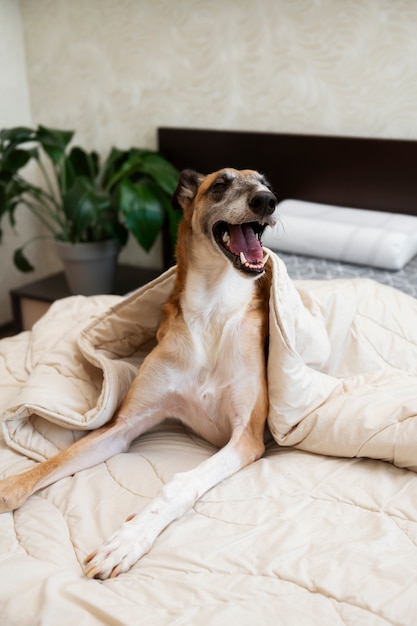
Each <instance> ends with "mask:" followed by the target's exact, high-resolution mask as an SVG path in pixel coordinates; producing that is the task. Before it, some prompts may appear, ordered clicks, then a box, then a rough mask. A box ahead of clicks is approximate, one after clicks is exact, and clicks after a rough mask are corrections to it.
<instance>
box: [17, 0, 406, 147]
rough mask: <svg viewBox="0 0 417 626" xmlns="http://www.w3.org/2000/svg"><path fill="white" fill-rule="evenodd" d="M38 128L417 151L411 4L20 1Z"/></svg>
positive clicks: (365, 0) (124, 136)
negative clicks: (269, 137) (222, 135)
mask: <svg viewBox="0 0 417 626" xmlns="http://www.w3.org/2000/svg"><path fill="white" fill-rule="evenodd" d="M21 11H22V17H23V24H24V31H25V43H26V52H27V66H28V77H29V83H30V92H31V98H32V108H33V116H34V119H35V120H36V121H38V120H43V121H46V120H48V121H51V122H53V123H56V124H60V125H64V126H65V125H66V126H75V127H76V128H78V129H79V131H80V134H81V135H82V137H83V139H85V140H86V141H88V142H89V143H91V144H92V145H94V146H95V147H97V148H99V149H106V148H107V146H108V145H109V143H118V144H119V145H121V146H127V145H129V144H131V143H132V142H133V143H138V144H146V145H149V146H153V145H154V142H155V127H157V126H159V125H185V126H200V127H201V126H202V127H212V128H235V129H238V128H240V129H242V128H244V129H255V130H267V131H269V130H270V131H290V132H317V133H333V134H334V133H342V134H350V135H362V136H367V135H372V136H384V137H394V136H395V137H413V138H417V2H416V1H415V0H175V2H173V1H172V0H88V2H86V1H85V0H36V2H33V0H21Z"/></svg>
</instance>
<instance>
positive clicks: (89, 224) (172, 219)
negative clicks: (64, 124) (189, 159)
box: [0, 126, 179, 295]
mask: <svg viewBox="0 0 417 626" xmlns="http://www.w3.org/2000/svg"><path fill="white" fill-rule="evenodd" d="M73 136H74V131H67V130H56V129H51V128H46V127H45V126H38V127H37V128H35V129H32V128H27V127H15V128H9V129H4V130H2V131H1V132H0V242H1V240H2V235H3V231H2V229H1V223H2V220H3V219H5V217H6V215H7V216H8V219H9V220H10V223H11V225H12V226H15V223H16V222H15V213H16V211H17V210H18V209H19V210H20V209H21V208H25V209H26V210H29V211H30V212H31V213H32V214H34V215H35V216H36V217H37V218H38V219H39V221H40V222H42V224H43V225H44V227H45V228H46V230H47V231H49V234H48V235H47V236H51V237H53V238H54V240H55V242H56V245H57V246H58V247H59V249H60V252H59V253H60V256H61V258H62V260H63V264H64V268H65V269H66V270H67V269H68V263H67V260H68V259H67V257H72V256H73V255H74V254H77V253H78V249H79V248H81V255H82V256H83V257H89V258H91V255H93V259H96V260H90V262H89V265H90V266H91V267H93V266H96V267H98V269H99V277H98V278H95V279H94V278H93V281H95V283H94V285H93V287H91V288H88V287H85V286H81V288H78V287H77V286H76V285H75V283H74V278H71V277H70V276H68V274H67V278H68V279H69V282H70V288H71V290H72V291H73V292H74V293H86V294H87V295H89V294H91V293H105V292H106V291H107V292H109V291H111V289H112V285H109V286H107V287H105V286H103V284H102V282H101V280H102V279H103V278H104V277H105V276H106V275H107V274H108V272H109V270H108V269H105V267H104V266H103V262H102V261H101V260H98V261H97V255H98V254H99V252H100V251H102V252H107V253H109V251H110V255H111V257H112V265H113V266H114V268H115V264H116V260H117V255H118V252H119V250H120V249H121V247H123V246H124V245H125V244H126V243H127V240H128V236H129V233H132V235H133V236H134V237H135V239H136V240H137V242H138V243H139V245H140V246H141V247H142V248H143V249H144V250H146V251H149V250H150V249H151V248H152V246H153V244H154V242H155V240H156V238H157V236H158V234H159V233H160V231H161V230H162V227H163V225H164V224H165V223H168V228H169V232H170V234H171V238H172V239H173V240H175V237H176V230H177V226H178V219H179V218H178V214H177V212H175V211H173V209H172V208H171V203H170V198H171V195H172V193H173V191H174V190H175V187H176V184H177V180H178V171H177V170H176V169H175V168H174V166H173V165H172V164H171V163H169V162H168V161H167V160H166V159H164V158H163V157H162V156H161V155H160V154H158V153H157V152H153V151H151V150H144V149H138V148H131V149H129V150H119V149H117V148H112V149H111V150H110V152H109V154H108V156H107V157H106V158H105V159H104V160H103V161H102V162H100V159H99V156H98V154H97V153H96V152H94V151H91V152H88V151H85V150H84V149H82V148H80V147H78V146H73V147H70V143H71V141H72V139H73ZM30 162H36V164H37V166H38V168H39V172H40V174H41V176H42V179H43V184H42V185H38V184H35V183H33V182H31V181H30V180H27V179H26V178H25V176H24V174H23V172H22V170H24V168H25V167H26V166H27V165H28V164H29V163H30ZM35 239H38V237H37V238H35ZM33 241H34V239H31V240H30V241H28V242H26V243H25V244H24V245H23V246H20V247H19V248H18V249H17V250H16V251H15V252H14V256H13V260H14V263H15V265H16V267H17V268H18V269H19V270H21V271H22V272H30V271H31V270H33V269H34V268H33V265H32V264H31V262H30V261H29V259H28V258H27V256H26V247H27V246H28V245H29V244H30V243H32V242H33ZM91 248H92V249H93V252H91V250H90V249H91ZM76 266H77V267H78V268H79V267H80V265H79V262H78V261H77V262H76ZM87 274H88V270H87V269H86V268H85V267H83V268H82V269H81V277H82V279H83V284H84V283H85V279H86V277H87Z"/></svg>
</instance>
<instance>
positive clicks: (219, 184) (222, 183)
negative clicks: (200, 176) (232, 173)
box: [210, 178, 229, 193]
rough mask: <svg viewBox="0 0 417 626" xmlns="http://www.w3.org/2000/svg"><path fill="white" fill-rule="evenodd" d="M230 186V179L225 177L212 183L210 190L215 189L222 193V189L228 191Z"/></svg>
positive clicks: (216, 191) (215, 191)
mask: <svg viewBox="0 0 417 626" xmlns="http://www.w3.org/2000/svg"><path fill="white" fill-rule="evenodd" d="M228 186H229V181H227V180H225V179H224V178H219V179H218V180H216V181H214V183H213V184H212V185H211V187H210V191H214V193H221V192H222V191H226V189H227V187H228Z"/></svg>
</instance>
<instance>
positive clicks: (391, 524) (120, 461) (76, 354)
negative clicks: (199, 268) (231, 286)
mask: <svg viewBox="0 0 417 626" xmlns="http://www.w3.org/2000/svg"><path fill="white" fill-rule="evenodd" d="M271 258H272V260H271V263H272V264H273V285H272V291H271V303H270V356H269V362H268V381H269V393H270V414H269V426H270V429H271V432H272V434H273V436H274V439H275V442H277V443H278V444H279V446H277V445H276V443H275V442H273V443H271V444H270V445H269V446H268V449H267V451H266V454H265V456H264V458H263V459H261V460H260V461H258V462H257V463H255V464H253V465H252V466H250V467H248V468H246V469H245V470H243V471H241V472H239V473H238V474H237V475H235V476H233V477H232V478H230V479H229V480H226V481H224V482H223V483H221V484H220V485H219V486H217V487H216V488H214V489H212V490H211V491H210V492H208V493H207V494H206V496H204V497H203V498H202V499H201V500H200V501H198V502H197V504H196V505H195V507H194V508H193V510H192V511H190V512H189V513H188V514H187V515H186V516H185V517H184V518H182V519H181V520H179V521H177V522H174V524H172V525H171V526H170V527H169V528H168V529H167V530H166V531H165V532H164V533H163V534H162V535H161V536H160V537H159V538H158V540H157V542H156V544H155V545H154V547H153V548H152V550H151V551H150V552H149V554H148V555H146V556H145V557H144V558H143V559H142V560H141V561H139V563H138V564H137V565H135V566H134V567H133V568H132V570H131V571H130V572H128V573H127V574H123V575H122V576H120V577H119V578H117V579H114V580H109V581H105V582H99V581H90V580H86V579H85V578H84V577H83V573H82V566H81V564H82V561H83V559H84V558H85V556H86V555H87V554H88V553H89V552H91V551H92V550H93V549H94V548H95V547H97V545H99V544H100V543H101V541H102V540H103V539H104V538H105V537H106V536H107V535H108V534H109V533H111V532H112V531H113V530H114V529H115V528H116V527H117V526H118V525H119V524H120V523H121V522H122V521H123V520H124V519H125V517H126V516H127V515H128V514H129V513H131V512H133V511H135V510H138V509H140V508H141V507H142V506H143V505H144V503H145V502H147V501H148V500H149V498H151V497H152V496H153V495H154V494H155V492H156V491H157V489H158V488H159V486H160V485H161V484H162V483H164V482H165V481H166V480H168V479H169V477H170V476H172V474H173V473H174V472H176V471H181V470H184V469H187V468H191V467H194V466H195V465H196V464H197V463H199V462H201V461H202V460H203V459H205V458H207V457H208V456H209V455H211V454H212V453H213V448H212V447H211V446H210V445H209V444H207V443H205V442H203V441H202V440H200V439H199V438H197V437H195V436H194V435H193V434H192V433H189V432H187V431H185V430H184V429H183V428H182V427H181V426H179V425H177V424H175V423H173V422H170V421H169V422H168V423H167V424H165V425H163V426H162V427H160V428H158V429H156V430H154V431H152V432H151V433H149V434H146V435H145V436H143V437H141V438H140V439H139V440H137V441H136V442H135V443H134V445H133V446H132V447H131V449H130V450H129V452H128V453H126V454H119V455H117V456H115V457H113V458H112V459H110V460H109V461H108V462H107V463H103V464H101V465H99V466H97V467H94V468H92V469H90V470H86V471H84V472H80V473H79V474H77V475H76V476H74V477H70V478H68V479H64V480H61V481H59V482H58V483H57V484H55V485H52V486H51V487H49V488H47V489H44V490H41V491H40V492H38V493H37V494H36V495H34V496H32V497H31V498H30V499H29V500H28V502H27V503H26V504H25V505H24V506H23V507H21V509H19V510H18V511H15V512H14V513H13V514H12V513H7V514H3V515H1V516H0V546H1V547H0V550H1V558H0V580H1V585H0V615H2V622H1V623H2V624H3V623H4V624H17V625H19V626H20V625H26V624H28V625H32V624H41V625H42V626H43V625H49V624H51V625H52V624H54V625H55V624H57V623H59V624H74V623H77V624H79V625H82V624H86V625H90V624H92V625H93V624H115V625H117V624H120V625H122V624H123V625H125V624H126V625H127V624H157V625H158V624H161V625H162V624H198V625H200V624H202V625H205V624H225V623H228V622H229V621H230V623H236V624H252V623H253V622H254V620H256V623H262V624H268V625H269V624H271V625H272V624H274V625H275V624H284V625H286V624H291V625H292V624H294V625H296V626H300V625H303V624H306V625H311V624H314V625H315V624H320V625H321V626H322V625H323V624H331V625H333V624H338V623H340V624H345V623H349V624H354V625H355V626H356V625H357V624H364V625H366V626H369V625H372V624H381V625H382V624H401V625H413V624H415V623H417V597H416V593H415V590H416V588H417V587H416V585H417V547H416V546H417V476H416V474H415V473H414V471H410V469H411V470H415V469H416V468H417V461H416V451H417V418H416V415H417V399H416V397H415V396H416V394H415V390H416V382H417V328H416V327H417V324H416V320H417V302H416V301H415V300H414V299H412V298H410V297H409V296H406V295H404V294H402V293H400V292H398V291H395V290H393V289H391V288H389V287H385V286H382V285H379V284H377V283H374V282H371V281H367V280H363V279H356V280H340V281H338V280H336V281H326V282H315V281H310V282H308V281H306V282H298V283H297V284H296V285H294V284H293V283H292V281H290V280H289V278H288V276H287V274H286V271H285V267H284V266H283V264H282V262H281V261H280V260H279V259H278V258H277V257H275V256H272V257H271ZM174 271H175V270H170V271H169V272H168V273H167V274H165V275H163V276H162V277H160V278H159V279H157V280H156V281H154V282H153V283H151V285H150V286H147V287H145V288H143V289H141V290H139V291H137V292H135V293H134V294H132V295H131V296H129V297H128V298H125V299H124V298H120V297H117V296H99V297H91V298H85V297H73V298H70V299H67V300H64V301H59V302H57V303H55V304H54V305H53V306H52V307H51V309H50V311H49V312H48V313H47V314H46V316H45V317H44V318H42V319H41V320H40V321H39V322H38V323H37V325H36V326H35V327H34V329H33V331H31V332H26V333H22V334H21V335H18V336H17V337H13V338H10V339H5V340H3V341H1V342H0V408H1V412H2V416H3V420H2V427H3V435H4V439H5V443H4V444H3V447H2V450H1V452H0V472H1V474H2V475H3V476H6V475H10V474H12V473H16V472H20V471H23V470H24V469H27V468H28V467H30V466H32V465H33V464H34V463H35V462H36V461H38V460H42V459H44V458H47V457H49V456H51V455H52V454H54V453H55V452H56V451H57V450H58V449H60V448H63V447H65V446H67V445H69V444H70V443H71V442H72V441H73V440H74V438H77V437H79V436H81V435H82V431H83V430H84V431H85V430H88V429H92V428H96V427H98V426H100V425H102V424H103V423H105V422H106V421H107V420H108V419H109V418H110V417H111V415H112V414H113V412H114V410H115V409H116V407H117V406H118V404H119V403H120V401H121V398H122V397H123V395H124V393H125V392H126V389H127V388H128V386H129V384H130V382H131V380H132V378H133V376H134V375H135V372H136V371H137V368H138V367H139V366H140V363H141V360H142V359H143V356H144V354H146V352H147V351H148V350H149V349H150V347H151V345H152V344H153V341H154V335H155V330H156V328H157V325H158V323H159V319H160V308H161V304H162V302H163V301H164V300H165V299H166V297H167V295H168V293H169V290H170V288H171V286H172V280H173V273H174ZM311 452H314V453H315V454H311ZM347 457H351V458H347ZM359 457H367V458H359ZM371 459H376V460H371ZM377 459H383V460H384V461H389V463H383V462H381V461H380V460H377ZM401 468H409V469H401Z"/></svg>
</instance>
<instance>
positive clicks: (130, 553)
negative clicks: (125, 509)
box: [85, 431, 264, 579]
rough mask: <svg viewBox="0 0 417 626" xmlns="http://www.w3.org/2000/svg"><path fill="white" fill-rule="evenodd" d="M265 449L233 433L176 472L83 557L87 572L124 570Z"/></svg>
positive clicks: (92, 574) (256, 440)
mask: <svg viewBox="0 0 417 626" xmlns="http://www.w3.org/2000/svg"><path fill="white" fill-rule="evenodd" d="M263 451H264V444H263V441H262V439H261V438H260V437H254V436H253V435H248V434H247V432H246V431H245V432H244V433H243V434H242V435H241V436H233V437H232V439H231V440H230V442H229V443H228V444H227V445H226V446H225V447H224V448H222V449H221V450H220V451H219V452H217V453H216V454H215V455H213V456H212V457H211V458H209V459H207V461H204V462H203V463H201V464H200V465H198V466H197V467H196V468H195V469H193V470H190V471H188V472H183V473H179V474H175V475H174V476H173V478H172V479H171V480H170V481H169V482H168V483H166V485H164V487H163V488H162V489H161V490H160V491H159V493H158V494H157V495H156V497H155V498H154V499H153V500H152V502H151V503H150V504H149V505H147V506H146V507H145V508H144V509H143V510H142V511H141V512H140V513H139V514H137V515H131V516H130V517H128V518H127V520H126V522H125V523H124V524H123V525H122V526H121V527H120V528H119V529H118V530H117V531H116V532H115V533H114V534H113V535H111V536H110V537H109V538H108V539H107V540H106V541H105V542H104V544H103V545H102V546H101V547H100V548H99V549H98V550H97V551H96V552H93V553H92V554H91V555H90V556H89V557H87V559H86V569H85V572H86V575H87V576H88V577H90V578H101V579H105V578H109V577H114V576H117V575H118V574H120V573H121V572H126V571H127V570H128V569H129V568H130V567H131V566H132V565H133V564H134V563H136V561H137V560H138V559H140V558H141V557H142V556H143V555H144V554H146V553H147V552H148V551H149V549H150V548H151V546H152V544H153V543H154V541H155V539H156V538H157V537H158V535H159V534H160V533H161V532H162V531H163V530H164V529H165V528H166V527H167V526H168V525H169V524H170V523H171V522H172V521H174V520H175V519H177V518H179V517H181V516H182V515H184V513H186V512H187V511H188V510H189V509H191V508H192V506H193V505H194V503H195V502H196V500H198V498H200V497H201V496H202V495H203V494H204V493H206V492H207V491H208V490H209V489H211V488H212V487H214V486H215V485H217V484H218V483H219V482H221V481H222V480H224V479H225V478H228V477H229V476H231V475H232V474H234V473H236V472H237V471H239V470H240V469H242V468H243V467H245V466H246V465H248V464H249V463H252V462H253V461H255V460H257V459H259V458H260V457H261V456H262V454H263Z"/></svg>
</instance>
